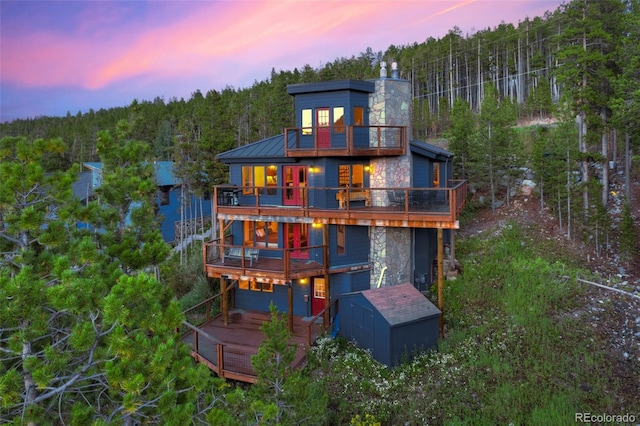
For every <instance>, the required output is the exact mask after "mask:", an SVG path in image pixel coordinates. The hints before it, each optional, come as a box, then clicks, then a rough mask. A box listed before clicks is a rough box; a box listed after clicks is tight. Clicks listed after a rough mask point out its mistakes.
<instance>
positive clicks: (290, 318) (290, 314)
mask: <svg viewBox="0 0 640 426" xmlns="http://www.w3.org/2000/svg"><path fill="white" fill-rule="evenodd" d="M288 287H289V314H288V315H287V322H288V323H289V331H290V332H291V333H293V283H292V282H291V281H289V285H288Z"/></svg>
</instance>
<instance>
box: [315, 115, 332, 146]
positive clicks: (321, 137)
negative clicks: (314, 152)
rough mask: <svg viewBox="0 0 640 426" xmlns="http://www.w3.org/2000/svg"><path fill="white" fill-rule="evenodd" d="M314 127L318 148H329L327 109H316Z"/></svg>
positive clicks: (329, 129)
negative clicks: (316, 128) (315, 128)
mask: <svg viewBox="0 0 640 426" xmlns="http://www.w3.org/2000/svg"><path fill="white" fill-rule="evenodd" d="M316 126H317V127H318V148H331V127H330V121H329V108H318V109H316Z"/></svg>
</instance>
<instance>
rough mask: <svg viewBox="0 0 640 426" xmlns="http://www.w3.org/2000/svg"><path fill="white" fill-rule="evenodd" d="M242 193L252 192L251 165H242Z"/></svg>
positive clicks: (248, 193) (249, 193)
mask: <svg viewBox="0 0 640 426" xmlns="http://www.w3.org/2000/svg"><path fill="white" fill-rule="evenodd" d="M242 193H243V194H247V195H251V194H253V167H251V166H242Z"/></svg>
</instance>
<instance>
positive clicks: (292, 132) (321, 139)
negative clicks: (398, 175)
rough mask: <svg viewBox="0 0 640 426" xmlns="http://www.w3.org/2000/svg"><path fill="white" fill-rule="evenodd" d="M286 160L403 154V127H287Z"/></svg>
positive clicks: (405, 128) (405, 146) (404, 151)
mask: <svg viewBox="0 0 640 426" xmlns="http://www.w3.org/2000/svg"><path fill="white" fill-rule="evenodd" d="M284 141H285V144H284V146H285V155H286V156H287V157H296V158H299V157H347V156H366V157H386V156H395V155H404V154H405V153H406V150H407V127H406V126H347V125H340V126H315V127H295V128H287V129H285V132H284Z"/></svg>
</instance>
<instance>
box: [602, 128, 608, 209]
mask: <svg viewBox="0 0 640 426" xmlns="http://www.w3.org/2000/svg"><path fill="white" fill-rule="evenodd" d="M603 119H604V118H603ZM607 141H608V138H607V132H606V131H605V132H602V137H601V138H600V142H601V147H602V205H603V206H606V205H607V202H608V201H609V156H608V154H609V150H608V145H607Z"/></svg>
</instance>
